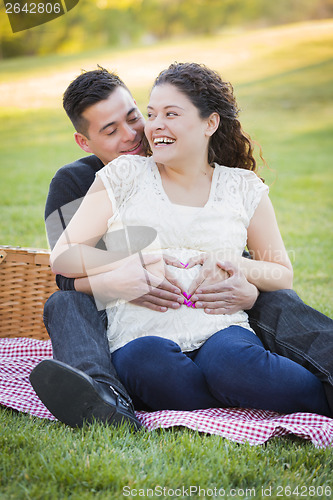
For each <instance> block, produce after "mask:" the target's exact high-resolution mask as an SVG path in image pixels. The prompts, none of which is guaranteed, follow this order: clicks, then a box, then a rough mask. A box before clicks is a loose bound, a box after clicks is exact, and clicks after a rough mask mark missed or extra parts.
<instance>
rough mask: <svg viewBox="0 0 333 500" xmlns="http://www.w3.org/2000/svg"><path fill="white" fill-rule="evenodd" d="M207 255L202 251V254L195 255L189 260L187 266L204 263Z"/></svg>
mask: <svg viewBox="0 0 333 500" xmlns="http://www.w3.org/2000/svg"><path fill="white" fill-rule="evenodd" d="M206 258H207V257H206V255H205V254H203V253H201V254H200V255H195V256H194V257H191V258H190V259H189V260H188V266H187V267H193V266H196V265H198V264H201V265H202V264H203V263H204V262H205V260H206Z"/></svg>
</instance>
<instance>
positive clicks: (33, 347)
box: [0, 338, 333, 448]
mask: <svg viewBox="0 0 333 500" xmlns="http://www.w3.org/2000/svg"><path fill="white" fill-rule="evenodd" d="M51 357H52V347H51V342H50V341H42V340H34V339H29V338H17V339H0V405H4V406H9V407H10V408H14V409H15V410H18V411H22V412H26V413H30V414H31V415H34V416H36V417H40V418H48V419H50V420H55V418H54V417H53V415H51V413H50V412H49V411H48V410H47V408H45V406H44V405H43V403H42V402H41V401H40V399H39V398H38V396H37V395H36V394H35V392H34V390H33V388H32V387H31V385H30V382H29V373H30V372H31V370H32V369H33V367H34V366H35V365H36V364H37V363H39V362H40V361H42V360H43V359H46V358H51ZM137 417H138V419H139V420H140V421H141V422H142V424H143V425H144V426H145V427H146V428H147V429H148V430H153V429H158V428H161V427H163V428H167V427H172V426H184V427H188V428H190V429H194V430H197V431H199V432H205V433H208V434H217V435H219V436H223V437H225V438H227V439H230V440H232V441H236V442H237V443H244V442H249V443H250V444H251V445H258V444H262V443H264V442H265V441H267V440H268V439H270V438H272V437H276V436H285V435H287V434H294V435H296V436H299V437H301V438H304V439H307V440H311V441H312V443H313V444H314V445H315V446H316V447H318V448H319V447H328V446H329V447H333V419H331V418H328V417H324V416H321V415H316V414H311V413H293V414H291V415H281V414H279V413H274V412H269V411H262V410H249V409H242V408H225V409H217V408H212V409H209V410H195V411H173V410H163V411H156V412H152V413H149V412H142V411H141V412H137Z"/></svg>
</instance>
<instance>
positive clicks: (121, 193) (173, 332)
mask: <svg viewBox="0 0 333 500" xmlns="http://www.w3.org/2000/svg"><path fill="white" fill-rule="evenodd" d="M96 175H98V176H99V177H100V178H101V179H102V181H103V183H104V186H105V188H106V190H107V192H108V195H109V197H110V200H111V203H112V206H113V211H114V215H113V216H112V217H111V218H110V220H109V230H108V232H107V233H106V235H105V236H104V239H105V243H106V246H107V248H110V246H111V243H110V242H111V240H112V232H113V231H115V230H119V229H120V228H122V227H124V226H136V225H139V226H150V227H153V228H154V229H156V231H157V234H158V237H157V238H156V239H155V240H154V242H153V243H152V244H151V245H149V247H148V248H146V249H144V250H143V253H147V252H152V253H156V252H157V251H159V250H160V249H162V251H164V252H165V253H167V254H169V255H174V256H175V257H177V258H179V259H180V261H181V262H182V263H184V264H186V262H187V261H188V259H189V258H190V257H192V256H194V255H198V254H200V253H202V252H217V251H219V256H221V260H222V259H223V254H224V252H233V253H234V254H236V255H242V252H243V250H244V247H245V246H246V241H247V227H248V225H249V222H250V219H251V217H252V216H253V214H254V212H255V210H256V208H257V206H258V204H259V201H260V199H261V196H262V194H263V193H264V192H265V191H268V187H267V186H265V184H263V182H262V181H261V180H260V179H259V178H258V177H257V176H256V174H255V173H254V172H251V171H249V170H244V169H240V168H229V167H223V166H220V165H217V164H215V169H214V172H213V178H212V184H211V190H210V195H209V199H208V201H207V203H206V204H205V206H204V207H187V206H182V205H175V204H173V203H171V202H170V200H169V198H168V196H167V195H166V193H165V191H164V189H163V185H162V180H161V177H160V173H159V170H158V168H157V166H156V164H155V162H154V160H153V158H151V157H150V158H145V157H142V156H130V155H128V156H121V157H119V158H117V159H116V160H114V161H112V162H111V163H109V164H108V165H106V166H105V167H104V168H103V169H101V170H100V171H99V172H97V174H96ZM199 268H200V266H199V265H198V266H195V267H193V268H191V269H186V268H184V269H181V268H175V267H173V268H172V270H173V272H174V273H175V275H176V276H177V278H178V279H179V281H181V283H183V285H184V286H185V287H189V285H190V283H191V282H192V280H193V278H194V277H195V276H196V275H197V273H198V272H199ZM108 319H109V326H108V338H109V344H110V350H111V352H113V351H115V350H116V349H119V348H120V347H122V346H123V345H125V344H127V343H128V342H130V341H131V340H133V339H135V338H137V337H142V336H146V335H157V336H160V337H165V338H169V339H171V340H173V341H175V342H177V343H178V344H179V345H180V347H181V349H182V350H183V351H192V350H194V349H197V348H198V347H200V346H201V345H202V344H203V343H204V342H205V341H206V340H207V339H208V338H209V337H210V336H211V335H212V334H214V333H215V332H217V331H219V330H221V329H223V328H226V327H228V326H230V325H235V324H236V325H240V326H243V327H245V328H248V329H251V328H250V326H249V323H248V320H247V315H246V313H245V312H244V311H239V312H237V313H235V314H231V315H224V314H220V315H209V314H206V313H205V312H204V311H203V309H195V308H193V307H187V306H186V305H183V306H181V307H180V308H179V309H177V310H173V309H168V311H166V312H164V313H162V312H157V311H151V310H150V309H147V308H144V307H140V306H136V305H134V304H132V303H129V302H125V301H122V300H118V301H115V302H114V303H112V304H110V307H109V308H108Z"/></svg>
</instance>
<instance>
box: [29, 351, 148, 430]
mask: <svg viewBox="0 0 333 500" xmlns="http://www.w3.org/2000/svg"><path fill="white" fill-rule="evenodd" d="M29 379H30V382H31V385H32V387H33V388H34V390H35V392H36V394H37V395H38V397H39V398H40V400H41V401H42V402H43V404H44V405H45V406H46V408H48V410H49V411H50V412H51V413H52V415H54V416H55V417H56V418H57V419H58V420H60V421H61V422H64V423H65V424H67V425H69V426H71V427H82V426H83V424H84V423H92V422H93V421H95V420H96V421H99V422H104V423H106V424H108V425H112V426H116V427H118V426H120V425H123V424H128V425H130V427H131V428H133V430H135V431H137V430H139V429H140V428H141V427H142V425H141V424H140V422H139V421H138V420H137V419H136V417H135V416H134V415H132V414H131V413H130V412H126V411H125V410H122V409H121V408H119V407H118V406H116V405H112V404H111V403H108V402H106V401H104V399H103V398H102V397H101V396H100V395H99V394H98V392H97V391H96V389H95V388H94V387H93V385H92V384H91V383H90V381H89V380H87V379H86V378H85V377H84V374H83V375H80V373H77V372H76V371H72V370H71V369H70V367H68V366H67V365H65V364H62V363H61V364H60V363H59V362H54V360H44V361H41V363H39V364H38V365H37V366H36V367H35V368H34V369H33V370H32V372H31V373H30V376H29Z"/></svg>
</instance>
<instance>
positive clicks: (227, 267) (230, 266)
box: [216, 260, 238, 276]
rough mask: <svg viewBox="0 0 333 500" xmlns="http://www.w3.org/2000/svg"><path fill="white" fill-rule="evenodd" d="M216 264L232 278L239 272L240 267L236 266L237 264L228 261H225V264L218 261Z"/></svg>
mask: <svg viewBox="0 0 333 500" xmlns="http://www.w3.org/2000/svg"><path fill="white" fill-rule="evenodd" d="M216 264H217V265H218V267H220V268H221V269H223V271H226V272H227V273H228V274H229V275H230V276H233V275H234V274H236V273H237V272H238V267H237V266H236V264H234V263H233V262H230V261H228V260H226V261H223V262H222V261H220V260H217V261H216Z"/></svg>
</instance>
